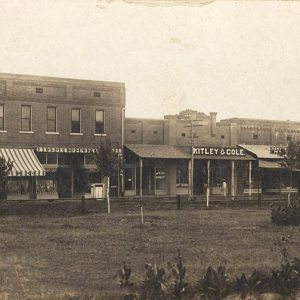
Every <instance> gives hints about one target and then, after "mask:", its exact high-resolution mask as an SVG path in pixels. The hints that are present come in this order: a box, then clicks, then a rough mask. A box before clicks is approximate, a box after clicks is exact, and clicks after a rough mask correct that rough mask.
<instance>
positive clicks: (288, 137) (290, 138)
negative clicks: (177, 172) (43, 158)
mask: <svg viewBox="0 0 300 300" xmlns="http://www.w3.org/2000/svg"><path fill="white" fill-rule="evenodd" d="M0 118H1V116H0ZM286 140H287V141H288V142H290V141H291V140H292V137H291V136H290V135H288V136H287V138H286Z"/></svg>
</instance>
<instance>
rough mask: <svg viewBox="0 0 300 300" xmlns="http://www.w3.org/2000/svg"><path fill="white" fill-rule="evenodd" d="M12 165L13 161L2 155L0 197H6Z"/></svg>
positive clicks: (0, 158) (0, 161) (0, 163)
mask: <svg viewBox="0 0 300 300" xmlns="http://www.w3.org/2000/svg"><path fill="white" fill-rule="evenodd" d="M12 167H13V162H12V161H10V160H9V161H6V160H5V158H4V157H0V199H1V198H6V184H7V180H8V175H9V172H10V171H11V170H12Z"/></svg>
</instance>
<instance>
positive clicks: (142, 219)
mask: <svg viewBox="0 0 300 300" xmlns="http://www.w3.org/2000/svg"><path fill="white" fill-rule="evenodd" d="M141 221H142V225H143V224H144V212H143V205H141Z"/></svg>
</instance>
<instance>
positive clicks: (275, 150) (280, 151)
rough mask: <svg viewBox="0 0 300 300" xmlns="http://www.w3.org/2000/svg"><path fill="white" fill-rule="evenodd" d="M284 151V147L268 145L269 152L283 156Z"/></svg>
mask: <svg viewBox="0 0 300 300" xmlns="http://www.w3.org/2000/svg"><path fill="white" fill-rule="evenodd" d="M285 152H286V147H270V153H271V154H277V155H281V156H283V155H284V154H285Z"/></svg>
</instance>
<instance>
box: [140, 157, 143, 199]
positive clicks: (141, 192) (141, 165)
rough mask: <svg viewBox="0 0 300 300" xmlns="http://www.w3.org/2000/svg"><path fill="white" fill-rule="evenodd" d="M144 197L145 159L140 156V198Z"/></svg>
mask: <svg viewBox="0 0 300 300" xmlns="http://www.w3.org/2000/svg"><path fill="white" fill-rule="evenodd" d="M142 197H143V159H142V158H140V198H141V200H142Z"/></svg>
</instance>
